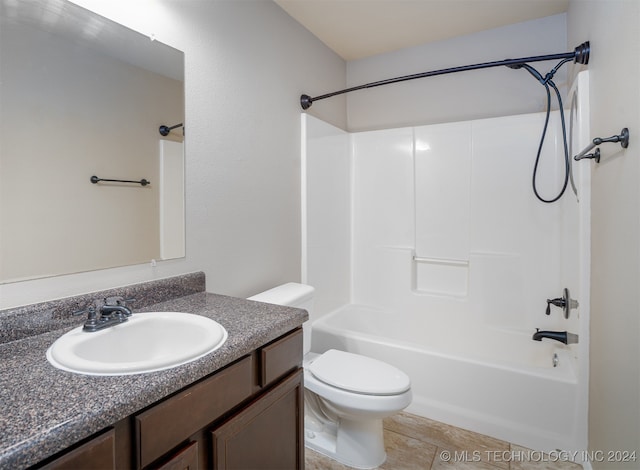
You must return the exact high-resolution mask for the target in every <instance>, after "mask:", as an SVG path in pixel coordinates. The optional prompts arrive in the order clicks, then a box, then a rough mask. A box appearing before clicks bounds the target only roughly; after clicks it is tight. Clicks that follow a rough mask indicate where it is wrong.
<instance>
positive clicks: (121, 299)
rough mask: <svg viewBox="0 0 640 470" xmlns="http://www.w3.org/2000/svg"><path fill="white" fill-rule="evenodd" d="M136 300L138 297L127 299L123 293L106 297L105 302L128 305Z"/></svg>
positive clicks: (106, 303) (107, 303)
mask: <svg viewBox="0 0 640 470" xmlns="http://www.w3.org/2000/svg"><path fill="white" fill-rule="evenodd" d="M135 301H136V299H134V298H130V299H125V298H124V297H122V296H121V295H114V296H112V297H105V299H104V304H105V305H123V306H126V305H127V304H128V303H130V302H135Z"/></svg>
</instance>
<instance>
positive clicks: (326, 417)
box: [249, 282, 412, 469]
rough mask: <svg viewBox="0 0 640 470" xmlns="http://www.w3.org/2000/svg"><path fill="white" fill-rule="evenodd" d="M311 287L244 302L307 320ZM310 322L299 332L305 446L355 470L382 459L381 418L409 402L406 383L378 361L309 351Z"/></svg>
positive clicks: (286, 287)
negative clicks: (298, 311)
mask: <svg viewBox="0 0 640 470" xmlns="http://www.w3.org/2000/svg"><path fill="white" fill-rule="evenodd" d="M313 294H314V289H313V287H311V286H307V285H304V284H297V283H292V282H291V283H287V284H283V285H281V286H278V287H275V288H273V289H269V290H268V291H265V292H262V293H260V294H257V295H255V296H253V297H249V300H255V301H259V302H266V303H271V304H276V305H285V306H290V307H297V308H303V309H305V310H307V311H308V312H309V316H310V318H312V307H313ZM310 323H311V320H310V321H308V322H305V324H304V325H303V328H304V337H303V342H304V353H305V355H304V360H303V367H304V387H305V404H304V406H305V417H304V423H305V445H306V446H307V447H309V448H311V449H313V450H315V451H317V452H319V453H321V454H323V455H326V456H328V457H330V458H333V459H334V460H337V461H339V462H341V463H343V464H345V465H349V466H351V467H355V468H363V469H366V468H375V467H377V466H379V465H381V464H382V463H383V462H384V461H385V460H386V452H385V450H384V439H383V431H382V420H383V419H384V418H386V417H388V416H392V415H394V414H395V413H397V412H399V411H401V410H403V409H404V408H406V407H407V406H409V404H410V403H411V397H412V395H411V382H410V380H409V377H408V376H407V375H406V374H405V373H404V372H402V371H401V370H399V369H397V368H395V367H393V366H391V365H390V364H387V363H385V362H383V361H379V360H377V359H373V358H370V357H365V356H362V355H359V354H353V353H349V352H346V351H339V350H335V349H331V350H329V351H325V352H323V353H321V354H318V353H314V352H310V350H311V327H310Z"/></svg>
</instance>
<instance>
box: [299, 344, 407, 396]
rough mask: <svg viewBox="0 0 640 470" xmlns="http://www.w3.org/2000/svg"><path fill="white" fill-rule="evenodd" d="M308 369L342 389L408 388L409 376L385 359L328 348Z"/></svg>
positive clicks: (389, 391)
mask: <svg viewBox="0 0 640 470" xmlns="http://www.w3.org/2000/svg"><path fill="white" fill-rule="evenodd" d="M307 370H308V371H309V372H311V373H312V374H313V375H314V376H315V377H316V378H317V379H318V380H321V381H322V382H324V383H326V384H329V385H332V386H334V387H337V388H341V389H343V390H347V391H350V392H355V393H362V394H367V395H397V394H400V393H404V392H406V391H407V390H409V389H410V388H411V380H410V379H409V376H408V375H407V374H405V373H404V372H402V371H401V370H400V369H398V368H396V367H394V366H392V365H391V364H387V363H386V362H382V361H379V360H377V359H373V358H371V357H366V356H361V355H359V354H353V353H348V352H345V351H338V350H336V349H330V350H329V351H327V352H325V353H324V354H321V355H320V357H318V358H317V359H315V360H314V361H313V362H312V363H311V364H309V366H308V367H307Z"/></svg>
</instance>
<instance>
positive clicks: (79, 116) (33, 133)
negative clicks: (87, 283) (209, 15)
mask: <svg viewBox="0 0 640 470" xmlns="http://www.w3.org/2000/svg"><path fill="white" fill-rule="evenodd" d="M0 7H1V10H0V20H1V24H0V35H1V37H0V61H1V63H0V121H1V122H2V123H3V125H2V126H0V142H1V143H2V144H1V145H0V283H7V282H15V281H20V280H26V279H34V278H39V277H47V276H55V275H61V274H69V273H75V272H82V271H91V270H96V269H105V268H111V267H117V266H126V265H132V264H142V263H148V262H149V261H151V260H152V259H164V258H173V257H181V256H184V165H183V159H184V152H183V148H182V147H183V140H184V135H183V132H182V130H183V128H176V129H174V130H172V132H171V133H170V134H169V135H168V136H166V137H163V136H161V135H160V133H159V132H158V129H159V127H160V126H161V125H167V126H173V125H175V124H178V123H184V78H183V77H184V65H183V64H184V55H183V53H182V52H180V51H177V50H176V49H173V48H171V47H169V46H167V45H164V44H162V43H159V42H158V41H151V40H149V38H148V37H146V36H144V35H142V34H139V33H137V32H134V31H131V30H129V29H128V28H125V27H123V26H122V25H119V24H117V23H114V22H112V21H109V20H107V19H105V18H103V17H101V16H99V15H97V14H95V13H92V12H89V11H87V10H85V9H83V8H81V7H79V6H77V5H74V4H72V3H69V2H67V1H64V0H27V1H20V2H13V1H9V0H0ZM163 163H164V165H163ZM163 166H164V169H163ZM92 175H97V176H99V177H100V178H113V179H126V180H140V179H142V178H145V179H147V180H149V181H150V182H151V184H150V185H148V186H145V187H142V186H140V185H133V184H120V183H99V184H91V182H90V177H91V176H92ZM161 211H163V212H162V213H161ZM161 225H162V226H164V227H165V228H166V229H168V230H169V231H170V232H171V233H169V232H168V231H167V230H164V231H163V230H162V226H161ZM169 240H173V241H171V242H170V241H169ZM163 243H164V246H163V245H162V244H163ZM161 253H162V254H161ZM163 255H164V256H163Z"/></svg>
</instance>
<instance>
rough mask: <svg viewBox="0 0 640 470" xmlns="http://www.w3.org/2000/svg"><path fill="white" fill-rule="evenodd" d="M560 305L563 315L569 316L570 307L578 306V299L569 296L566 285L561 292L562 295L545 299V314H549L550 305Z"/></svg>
mask: <svg viewBox="0 0 640 470" xmlns="http://www.w3.org/2000/svg"><path fill="white" fill-rule="evenodd" d="M552 304H553V305H555V306H556V307H560V308H561V309H562V310H563V312H564V317H565V318H569V313H570V311H571V309H572V308H578V301H577V300H574V299H572V298H571V296H570V294H569V289H567V288H566V287H565V288H564V290H563V292H562V297H558V298H556V299H547V310H546V311H545V312H544V313H546V314H547V315H551V305H552Z"/></svg>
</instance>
